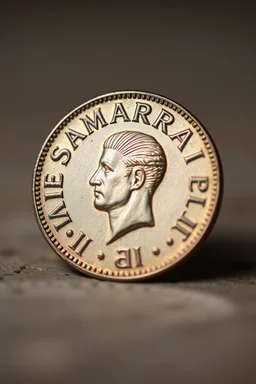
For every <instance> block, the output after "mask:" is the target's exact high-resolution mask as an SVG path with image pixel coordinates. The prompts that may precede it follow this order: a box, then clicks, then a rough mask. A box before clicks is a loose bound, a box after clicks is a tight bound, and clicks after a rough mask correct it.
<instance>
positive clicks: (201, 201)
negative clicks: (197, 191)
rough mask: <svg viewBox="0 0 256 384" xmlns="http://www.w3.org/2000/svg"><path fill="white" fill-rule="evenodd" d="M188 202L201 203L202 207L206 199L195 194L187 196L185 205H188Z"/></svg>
mask: <svg viewBox="0 0 256 384" xmlns="http://www.w3.org/2000/svg"><path fill="white" fill-rule="evenodd" d="M190 203H195V204H201V205H202V206H203V207H204V206H205V203H206V199H201V198H200V197H195V196H188V199H187V203H186V207H188V206H189V204H190Z"/></svg>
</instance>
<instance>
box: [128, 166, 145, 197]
mask: <svg viewBox="0 0 256 384" xmlns="http://www.w3.org/2000/svg"><path fill="white" fill-rule="evenodd" d="M131 176H132V179H131V181H132V186H131V191H134V190H136V189H140V188H141V187H142V185H143V184H144V183H145V180H146V175H145V171H144V169H143V168H140V167H133V170H132V175H131Z"/></svg>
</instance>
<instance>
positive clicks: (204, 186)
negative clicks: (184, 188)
mask: <svg viewBox="0 0 256 384" xmlns="http://www.w3.org/2000/svg"><path fill="white" fill-rule="evenodd" d="M193 184H197V187H198V190H199V191H200V192H206V191H207V190H208V188H209V177H195V176H194V177H191V178H190V180H189V189H190V191H191V192H194V188H193Z"/></svg>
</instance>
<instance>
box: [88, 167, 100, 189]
mask: <svg viewBox="0 0 256 384" xmlns="http://www.w3.org/2000/svg"><path fill="white" fill-rule="evenodd" d="M89 184H90V185H92V186H94V185H101V181H100V178H99V177H98V170H97V171H96V172H95V173H94V174H93V175H92V177H91V178H90V180H89Z"/></svg>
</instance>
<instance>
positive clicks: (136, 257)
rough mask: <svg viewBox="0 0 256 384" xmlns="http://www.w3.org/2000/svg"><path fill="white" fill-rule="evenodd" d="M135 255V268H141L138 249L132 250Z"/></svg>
mask: <svg viewBox="0 0 256 384" xmlns="http://www.w3.org/2000/svg"><path fill="white" fill-rule="evenodd" d="M134 253H135V259H136V267H142V266H143V264H142V261H141V254H140V247H138V248H134Z"/></svg>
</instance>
